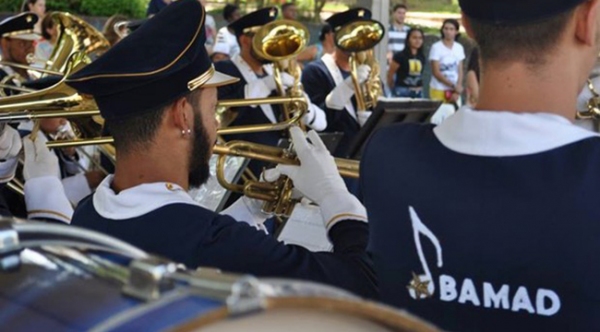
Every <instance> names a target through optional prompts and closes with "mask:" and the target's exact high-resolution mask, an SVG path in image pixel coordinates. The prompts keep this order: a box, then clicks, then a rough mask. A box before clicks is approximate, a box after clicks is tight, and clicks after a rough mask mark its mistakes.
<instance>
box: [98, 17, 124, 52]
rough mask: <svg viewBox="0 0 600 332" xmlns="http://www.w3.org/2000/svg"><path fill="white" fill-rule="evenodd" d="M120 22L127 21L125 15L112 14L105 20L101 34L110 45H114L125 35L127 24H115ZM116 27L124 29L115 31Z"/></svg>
mask: <svg viewBox="0 0 600 332" xmlns="http://www.w3.org/2000/svg"><path fill="white" fill-rule="evenodd" d="M121 22H127V17H125V16H123V15H119V14H117V15H113V16H111V17H110V18H109V19H108V20H107V21H106V23H105V24H104V28H102V34H103V35H104V37H105V38H106V40H108V42H109V43H110V46H114V45H115V44H116V43H118V42H119V41H120V40H121V39H123V37H124V36H125V35H126V30H127V26H126V25H124V24H123V25H121V26H117V25H118V24H119V23H121ZM117 29H123V30H124V31H117Z"/></svg>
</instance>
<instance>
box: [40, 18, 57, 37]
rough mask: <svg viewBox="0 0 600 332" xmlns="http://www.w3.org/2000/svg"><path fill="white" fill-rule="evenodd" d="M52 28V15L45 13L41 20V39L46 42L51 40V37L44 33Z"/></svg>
mask: <svg viewBox="0 0 600 332" xmlns="http://www.w3.org/2000/svg"><path fill="white" fill-rule="evenodd" d="M53 27H54V19H53V18H52V13H51V12H48V13H46V16H44V19H43V20H42V37H44V39H46V40H50V39H52V36H50V34H49V33H48V31H46V30H47V29H52V28H53Z"/></svg>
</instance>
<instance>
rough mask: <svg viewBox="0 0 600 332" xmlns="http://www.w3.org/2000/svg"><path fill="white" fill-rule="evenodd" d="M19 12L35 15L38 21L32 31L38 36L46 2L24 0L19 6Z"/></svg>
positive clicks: (44, 0)
mask: <svg viewBox="0 0 600 332" xmlns="http://www.w3.org/2000/svg"><path fill="white" fill-rule="evenodd" d="M21 12H32V13H34V14H36V15H37V17H38V21H37V23H36V24H35V26H34V27H33V30H34V31H35V32H37V33H38V34H41V33H42V20H43V19H44V16H46V0H24V1H23V6H21Z"/></svg>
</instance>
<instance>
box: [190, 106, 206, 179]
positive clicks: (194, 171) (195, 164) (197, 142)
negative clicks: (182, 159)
mask: <svg viewBox="0 0 600 332" xmlns="http://www.w3.org/2000/svg"><path fill="white" fill-rule="evenodd" d="M195 113H196V116H195V117H194V137H193V142H192V150H191V151H190V157H189V158H190V159H189V160H190V164H189V165H190V166H189V168H190V169H189V174H188V179H189V185H190V188H199V187H200V186H201V185H203V184H204V183H206V181H207V180H208V177H209V176H210V166H209V163H208V162H209V159H210V148H211V144H210V142H209V139H208V136H207V134H206V131H205V130H204V126H203V125H202V120H201V118H200V112H195Z"/></svg>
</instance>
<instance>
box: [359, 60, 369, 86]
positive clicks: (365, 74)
mask: <svg viewBox="0 0 600 332" xmlns="http://www.w3.org/2000/svg"><path fill="white" fill-rule="evenodd" d="M369 74H371V67H369V65H360V66H358V67H357V68H356V78H357V79H358V83H359V84H363V83H365V81H366V80H367V79H368V78H369Z"/></svg>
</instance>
